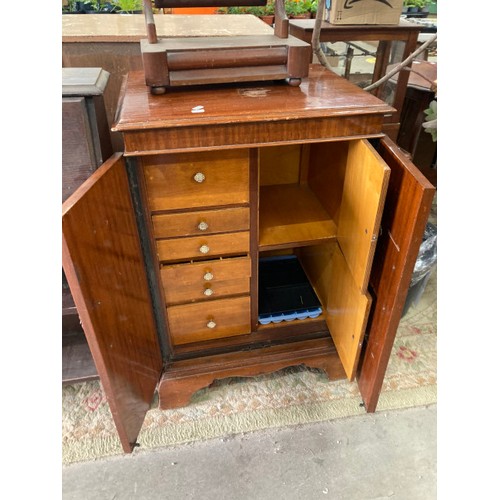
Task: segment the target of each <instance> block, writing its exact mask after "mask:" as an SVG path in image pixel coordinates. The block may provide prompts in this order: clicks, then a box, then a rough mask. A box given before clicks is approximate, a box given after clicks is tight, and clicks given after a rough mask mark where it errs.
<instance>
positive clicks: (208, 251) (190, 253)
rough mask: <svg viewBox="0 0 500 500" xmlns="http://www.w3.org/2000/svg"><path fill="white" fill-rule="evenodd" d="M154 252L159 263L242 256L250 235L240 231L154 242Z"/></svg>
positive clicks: (246, 249)
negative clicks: (155, 251)
mask: <svg viewBox="0 0 500 500" xmlns="http://www.w3.org/2000/svg"><path fill="white" fill-rule="evenodd" d="M156 250H157V254H158V259H159V261H160V262H180V261H188V260H191V259H202V258H203V259H211V258H214V257H219V256H223V255H244V254H248V252H249V251H250V233H249V232H248V231H241V232H238V233H224V234H212V235H207V236H190V237H187V238H172V239H167V240H156Z"/></svg>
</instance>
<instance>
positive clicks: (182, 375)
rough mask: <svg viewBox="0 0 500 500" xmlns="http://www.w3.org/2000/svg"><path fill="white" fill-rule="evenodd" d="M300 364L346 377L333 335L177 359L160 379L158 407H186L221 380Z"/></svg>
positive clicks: (163, 408) (340, 377) (336, 377)
mask: <svg viewBox="0 0 500 500" xmlns="http://www.w3.org/2000/svg"><path fill="white" fill-rule="evenodd" d="M298 365H305V366H308V367H310V368H319V369H322V370H324V371H325V372H326V374H327V376H328V378H329V379H330V380H337V379H342V378H345V376H346V375H345V372H344V369H343V368H342V364H341V362H340V359H339V357H338V355H337V352H336V350H335V347H334V345H333V342H332V340H331V339H330V338H322V339H315V340H308V341H302V342H294V343H290V344H285V345H275V346H271V347H266V348H260V349H255V350H252V351H239V352H235V353H230V354H218V355H213V356H206V357H204V358H202V361H201V360H200V358H196V359H192V360H191V359H187V360H182V361H174V362H173V363H172V364H171V365H170V366H168V367H167V369H166V370H165V372H164V374H163V376H162V378H161V380H160V384H159V387H158V394H159V408H160V409H161V410H168V409H172V408H180V407H182V406H187V405H188V404H189V401H190V399H191V397H192V395H193V394H194V393H195V392H196V391H198V390H200V389H203V388H205V387H208V386H209V385H210V384H212V383H213V382H214V381H215V380H218V379H223V378H228V377H254V376H257V375H263V374H266V373H272V372H275V371H278V370H281V369H282V368H286V367H288V366H298Z"/></svg>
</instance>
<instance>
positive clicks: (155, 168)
mask: <svg viewBox="0 0 500 500" xmlns="http://www.w3.org/2000/svg"><path fill="white" fill-rule="evenodd" d="M142 164H143V167H144V177H145V182H146V191H147V197H148V203H149V207H150V209H151V211H158V210H179V209H186V208H189V209H193V208H197V207H210V206H222V205H231V204H246V203H248V201H249V154H248V150H247V149H244V150H241V149H238V150H229V151H209V152H204V153H183V154H172V155H162V156H153V157H147V158H144V159H143V160H142Z"/></svg>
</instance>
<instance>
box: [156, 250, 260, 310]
mask: <svg viewBox="0 0 500 500" xmlns="http://www.w3.org/2000/svg"><path fill="white" fill-rule="evenodd" d="M160 273H161V280H162V284H163V289H164V291H165V300H166V302H167V304H173V303H180V302H192V301H198V300H207V299H217V298H219V297H224V296H228V295H239V294H248V293H249V291H250V275H251V263H250V258H248V257H242V258H235V259H224V260H214V261H206V262H196V263H192V264H178V265H173V266H165V267H163V268H162V269H161V271H160Z"/></svg>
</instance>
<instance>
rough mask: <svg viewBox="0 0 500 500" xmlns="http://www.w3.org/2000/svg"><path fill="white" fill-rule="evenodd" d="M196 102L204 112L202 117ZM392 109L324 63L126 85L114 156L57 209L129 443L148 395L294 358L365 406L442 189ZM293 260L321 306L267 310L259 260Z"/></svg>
mask: <svg viewBox="0 0 500 500" xmlns="http://www.w3.org/2000/svg"><path fill="white" fill-rule="evenodd" d="M200 109H201V110H203V111H202V112H199V111H200ZM392 112H394V109H393V108H391V107H390V106H388V105H387V104H385V103H384V102H382V101H381V100H379V99H378V98H377V97H375V96H372V95H370V94H369V93H366V92H364V91H362V90H361V89H359V88H358V87H356V86H355V85H354V84H352V83H350V82H348V81H347V80H345V79H343V78H340V77H338V76H336V75H334V74H332V73H331V72H329V71H328V70H326V69H325V68H322V67H321V66H318V65H311V67H310V73H309V77H308V78H306V79H304V81H303V82H302V83H301V85H300V87H296V88H294V87H290V86H288V85H286V83H270V84H239V85H225V86H215V87H213V88H210V89H205V88H198V89H189V90H188V89H185V90H181V91H172V92H167V93H166V94H165V95H160V96H154V95H150V93H149V89H148V87H147V86H146V85H145V82H144V74H143V73H140V72H138V73H130V74H129V75H128V77H127V79H126V81H125V82H124V86H123V91H122V95H121V99H120V106H119V110H118V113H117V119H116V122H115V123H114V125H113V130H115V131H117V132H120V133H121V134H122V135H123V141H124V145H125V151H124V154H123V155H122V154H119V153H118V154H115V155H114V156H113V157H112V158H111V159H110V160H108V161H107V162H105V163H104V165H103V166H102V167H100V168H99V169H98V170H97V171H96V172H95V173H94V174H93V175H92V176H91V177H90V178H89V179H88V180H87V181H85V183H84V184H83V185H82V186H81V187H80V188H79V189H78V190H77V191H76V192H75V193H74V194H73V196H72V197H71V198H70V199H68V200H67V201H66V202H65V203H64V204H63V244H64V246H63V264H64V269H65V271H66V274H67V276H68V282H69V285H70V288H71V290H72V292H73V294H74V297H75V302H76V305H77V307H78V311H79V314H80V318H81V321H82V324H83V327H84V330H85V334H86V336H87V339H88V341H89V346H90V349H91V351H92V355H93V357H94V360H95V362H96V366H97V370H98V372H99V375H100V377H101V380H102V384H103V387H104V389H105V391H106V394H107V396H108V401H109V404H110V408H111V411H112V414H113V417H114V420H115V423H116V426H117V430H118V434H119V436H120V439H121V442H122V445H123V448H124V450H125V451H127V452H129V451H131V450H132V449H133V447H134V445H135V442H136V439H137V436H138V434H139V431H140V428H141V426H142V422H143V419H144V416H145V414H146V413H147V411H148V409H149V407H150V404H151V401H152V398H153V396H154V394H155V392H157V393H158V396H159V404H160V408H162V409H167V408H173V407H178V406H183V405H186V404H189V400H190V398H191V396H192V394H193V393H194V392H195V391H196V390H198V389H200V388H202V387H206V386H208V385H209V384H210V383H211V382H213V381H214V380H215V379H219V378H224V377H229V376H253V375H258V374H262V373H268V372H271V371H275V370H278V369H281V368H284V367H287V366H292V365H297V364H304V365H307V366H311V367H319V368H322V369H324V370H325V371H326V373H327V374H328V376H329V378H330V379H332V380H334V379H338V378H345V377H347V378H348V379H350V380H353V381H354V380H357V383H358V385H359V387H360V390H361V394H362V398H363V401H364V403H365V406H366V408H367V411H375V409H376V405H377V401H378V397H379V393H380V389H381V386H382V381H383V378H384V374H385V370H386V367H387V362H388V359H389V354H390V350H391V347H392V344H393V341H394V337H395V334H396V329H397V326H398V323H399V320H400V317H401V312H402V309H403V305H404V301H405V297H406V293H407V290H408V285H409V281H410V278H411V274H412V270H413V265H414V263H415V259H416V256H417V253H418V249H419V247H420V241H421V237H422V234H423V230H424V227H425V223H426V221H427V216H428V213H429V210H430V207H431V203H432V198H433V193H434V188H433V187H432V185H431V184H430V183H429V182H428V181H427V180H426V179H425V177H424V176H423V175H422V174H421V173H420V172H419V171H418V169H416V168H415V166H414V165H412V164H411V163H410V162H409V161H408V159H407V158H406V157H405V156H404V155H402V154H401V152H400V151H399V149H398V148H397V147H396V145H395V144H394V143H393V142H392V141H391V140H390V139H388V138H387V137H386V136H385V135H384V134H383V132H382V126H383V123H384V120H385V117H386V116H387V115H388V114H390V113H392ZM277 256H290V257H292V258H295V257H296V258H298V260H299V261H300V263H301V265H302V267H303V269H304V271H305V273H306V275H307V278H308V280H309V282H310V284H311V286H312V287H313V289H314V291H315V293H316V295H317V297H318V298H319V301H320V303H321V307H322V312H321V314H320V315H319V316H317V317H311V318H306V319H302V320H293V321H283V322H277V323H269V324H264V323H263V322H262V321H260V320H259V307H258V294H259V280H260V278H261V276H259V262H260V261H261V259H263V258H267V257H270V258H275V257H277Z"/></svg>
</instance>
